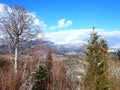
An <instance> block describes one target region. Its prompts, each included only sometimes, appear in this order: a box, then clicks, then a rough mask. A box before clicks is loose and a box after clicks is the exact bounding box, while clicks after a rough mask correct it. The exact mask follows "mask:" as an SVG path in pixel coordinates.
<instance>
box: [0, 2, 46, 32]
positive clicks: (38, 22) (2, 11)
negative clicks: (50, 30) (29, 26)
mask: <svg viewBox="0 0 120 90" xmlns="http://www.w3.org/2000/svg"><path fill="white" fill-rule="evenodd" d="M5 7H7V9H8V11H9V12H11V9H10V7H9V6H8V5H6V4H2V3H0V16H5V14H6V11H5ZM27 14H28V15H30V16H31V17H32V18H33V20H34V21H33V22H34V23H33V25H37V26H39V27H40V29H41V30H46V28H47V24H46V23H45V22H44V21H41V20H40V19H38V18H37V16H36V15H35V13H33V12H29V11H28V12H27Z"/></svg>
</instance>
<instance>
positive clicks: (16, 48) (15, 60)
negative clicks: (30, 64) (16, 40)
mask: <svg viewBox="0 0 120 90" xmlns="http://www.w3.org/2000/svg"><path fill="white" fill-rule="evenodd" d="M17 59H18V47H17V45H16V47H15V58H14V62H15V68H14V69H15V74H17Z"/></svg>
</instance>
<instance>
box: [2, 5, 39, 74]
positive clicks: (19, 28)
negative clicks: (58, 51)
mask: <svg viewBox="0 0 120 90" xmlns="http://www.w3.org/2000/svg"><path fill="white" fill-rule="evenodd" d="M4 10H5V14H4V16H1V20H0V27H1V30H2V31H3V32H5V33H6V34H7V35H8V36H9V38H10V41H11V42H12V43H13V45H14V47H15V57H14V63H15V64H14V68H15V73H17V59H18V47H19V44H20V42H22V41H23V40H26V39H27V40H28V37H29V38H34V37H35V36H36V35H37V33H38V31H39V27H38V26H37V25H36V24H35V23H34V17H33V16H32V15H31V14H30V13H29V12H27V10H26V8H25V7H24V6H18V5H12V6H9V7H7V6H5V7H4Z"/></svg>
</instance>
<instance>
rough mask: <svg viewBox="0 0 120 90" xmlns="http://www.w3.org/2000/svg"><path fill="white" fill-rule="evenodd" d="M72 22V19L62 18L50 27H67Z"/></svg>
mask: <svg viewBox="0 0 120 90" xmlns="http://www.w3.org/2000/svg"><path fill="white" fill-rule="evenodd" d="M71 24H72V20H66V19H61V20H59V21H58V25H56V26H55V25H53V26H51V27H50V29H56V28H62V27H67V26H70V25H71Z"/></svg>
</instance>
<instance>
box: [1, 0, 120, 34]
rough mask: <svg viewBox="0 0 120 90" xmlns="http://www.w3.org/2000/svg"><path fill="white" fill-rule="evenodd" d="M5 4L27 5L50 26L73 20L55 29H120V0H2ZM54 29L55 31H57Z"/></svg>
mask: <svg viewBox="0 0 120 90" xmlns="http://www.w3.org/2000/svg"><path fill="white" fill-rule="evenodd" d="M0 2H1V3H5V4H18V5H25V6H26V8H27V9H28V11H31V12H34V13H35V14H36V16H37V17H38V18H39V19H40V20H42V21H44V22H45V23H46V24H47V25H48V27H47V29H46V31H47V32H53V30H49V27H51V26H53V25H57V22H58V21H59V20H61V19H66V21H67V20H71V21H72V24H71V25H68V26H69V27H64V28H56V29H55V30H56V31H58V30H64V29H80V28H82V29H83V28H91V27H93V26H95V27H96V28H102V29H105V30H108V31H109V30H119V29H120V1H119V0H29V1H28V0H1V1H0ZM55 30H54V31H55Z"/></svg>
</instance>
